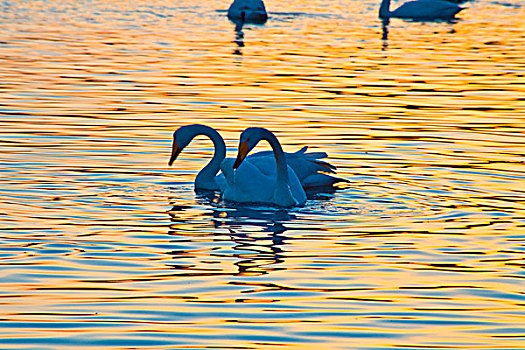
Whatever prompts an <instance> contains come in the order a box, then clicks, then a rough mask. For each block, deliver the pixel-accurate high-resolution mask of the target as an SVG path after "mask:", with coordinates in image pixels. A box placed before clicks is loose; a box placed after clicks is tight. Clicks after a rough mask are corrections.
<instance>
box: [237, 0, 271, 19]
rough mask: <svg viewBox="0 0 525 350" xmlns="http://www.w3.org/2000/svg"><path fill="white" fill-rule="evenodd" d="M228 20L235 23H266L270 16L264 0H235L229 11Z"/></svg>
mask: <svg viewBox="0 0 525 350" xmlns="http://www.w3.org/2000/svg"><path fill="white" fill-rule="evenodd" d="M228 18H229V19H231V20H232V21H234V22H239V21H240V22H242V23H244V22H252V23H264V22H266V20H267V19H268V14H267V13H266V8H265V7H264V2H263V1H262V0H234V1H233V3H232V4H231V5H230V8H229V9H228Z"/></svg>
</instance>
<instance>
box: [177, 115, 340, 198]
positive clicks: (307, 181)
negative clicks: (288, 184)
mask: <svg viewBox="0 0 525 350" xmlns="http://www.w3.org/2000/svg"><path fill="white" fill-rule="evenodd" d="M199 135H204V136H207V137H209V138H210V140H211V141H212V142H213V145H214V147H215V153H214V155H213V158H212V159H211V161H210V162H209V163H208V164H207V165H206V166H205V167H204V168H203V169H202V170H201V171H200V172H199V173H198V174H197V177H196V178H195V189H197V190H210V191H218V190H223V189H224V186H225V184H226V180H225V178H224V175H223V174H219V175H217V173H218V172H219V170H220V166H221V162H222V161H223V160H224V158H225V157H226V145H225V143H224V139H223V138H222V136H221V135H220V134H219V133H218V132H217V131H216V130H215V129H213V128H210V127H209V126H206V125H201V124H193V125H184V126H181V127H180V128H179V129H177V130H176V131H175V132H174V133H173V145H172V150H171V157H170V160H169V162H168V164H169V165H172V164H173V162H174V161H175V159H177V157H178V155H179V154H180V153H181V152H182V150H183V149H184V148H185V147H186V146H187V145H188V144H189V143H190V142H191V140H193V139H194V138H195V137H197V136H199ZM307 148H308V147H303V148H302V149H301V150H299V151H297V152H295V153H285V155H286V159H287V160H288V164H289V165H290V166H291V167H292V169H294V171H295V173H296V174H297V176H298V177H299V180H300V182H301V184H302V186H303V187H305V188H307V189H309V188H315V187H330V186H332V185H333V184H335V183H338V182H342V181H346V180H343V179H339V178H336V177H333V176H330V175H328V174H323V173H320V171H323V172H326V173H335V171H334V170H335V167H334V166H333V165H331V164H329V163H327V162H324V161H322V160H320V159H323V158H326V157H327V154H326V153H324V152H308V153H307V152H306V150H307ZM246 162H249V163H250V164H252V165H253V166H256V167H257V168H258V169H259V170H260V171H263V172H265V173H270V172H274V171H275V158H274V156H273V154H272V152H271V151H263V152H258V153H255V154H252V155H250V156H249V157H248V158H247V160H246Z"/></svg>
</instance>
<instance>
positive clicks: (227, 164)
mask: <svg viewBox="0 0 525 350" xmlns="http://www.w3.org/2000/svg"><path fill="white" fill-rule="evenodd" d="M261 140H266V141H268V142H269V143H270V146H271V147H272V151H273V156H274V158H275V160H276V162H275V165H274V169H275V170H274V171H271V172H264V171H262V170H261V169H259V168H257V167H256V166H254V165H252V164H250V163H247V164H245V163H243V161H244V159H245V157H246V155H247V154H248V152H250V151H251V150H252V149H253V148H254V147H255V146H256V145H257V144H258V143H259V141H261ZM241 163H242V166H241ZM233 169H237V171H235V172H233ZM222 171H223V173H224V175H225V177H226V187H225V189H224V192H223V198H224V199H225V200H227V201H234V202H238V203H264V204H270V205H276V206H280V207H293V206H302V205H304V203H305V202H306V193H305V192H304V189H303V187H302V186H301V183H300V181H299V178H298V177H297V175H296V174H295V172H294V171H293V169H292V168H291V167H289V166H288V162H287V161H286V156H285V154H284V152H283V149H282V147H281V144H280V143H279V141H278V140H277V137H275V135H274V134H273V133H272V132H271V131H269V130H267V129H264V128H248V129H246V130H244V131H243V132H242V134H241V138H240V140H239V149H238V153H237V159H236V160H235V163H233V164H232V159H231V158H227V159H225V160H224V161H223V163H222Z"/></svg>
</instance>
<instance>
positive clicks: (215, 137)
mask: <svg viewBox="0 0 525 350" xmlns="http://www.w3.org/2000/svg"><path fill="white" fill-rule="evenodd" d="M192 127H193V129H192V131H193V137H192V138H194V137H196V136H199V135H204V136H208V137H209V138H210V140H211V141H212V142H213V147H214V148H215V152H214V154H213V157H212V159H211V160H210V162H209V163H208V164H207V165H206V166H205V167H204V168H202V170H201V171H199V173H198V174H197V177H196V178H195V187H197V188H199V187H209V186H206V185H205V183H207V182H211V183H214V182H215V175H217V173H218V172H219V169H220V167H221V162H222V161H223V160H224V158H226V144H225V143H224V139H223V138H222V136H221V135H220V134H219V133H218V132H217V130H215V129H213V128H210V127H209V126H206V125H200V124H195V125H193V126H192ZM201 184H203V186H201Z"/></svg>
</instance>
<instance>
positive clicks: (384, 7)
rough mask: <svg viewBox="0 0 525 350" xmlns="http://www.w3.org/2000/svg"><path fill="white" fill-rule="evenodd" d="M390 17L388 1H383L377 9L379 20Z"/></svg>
mask: <svg viewBox="0 0 525 350" xmlns="http://www.w3.org/2000/svg"><path fill="white" fill-rule="evenodd" d="M389 17H390V0H383V1H382V2H381V6H380V7H379V18H389Z"/></svg>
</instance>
